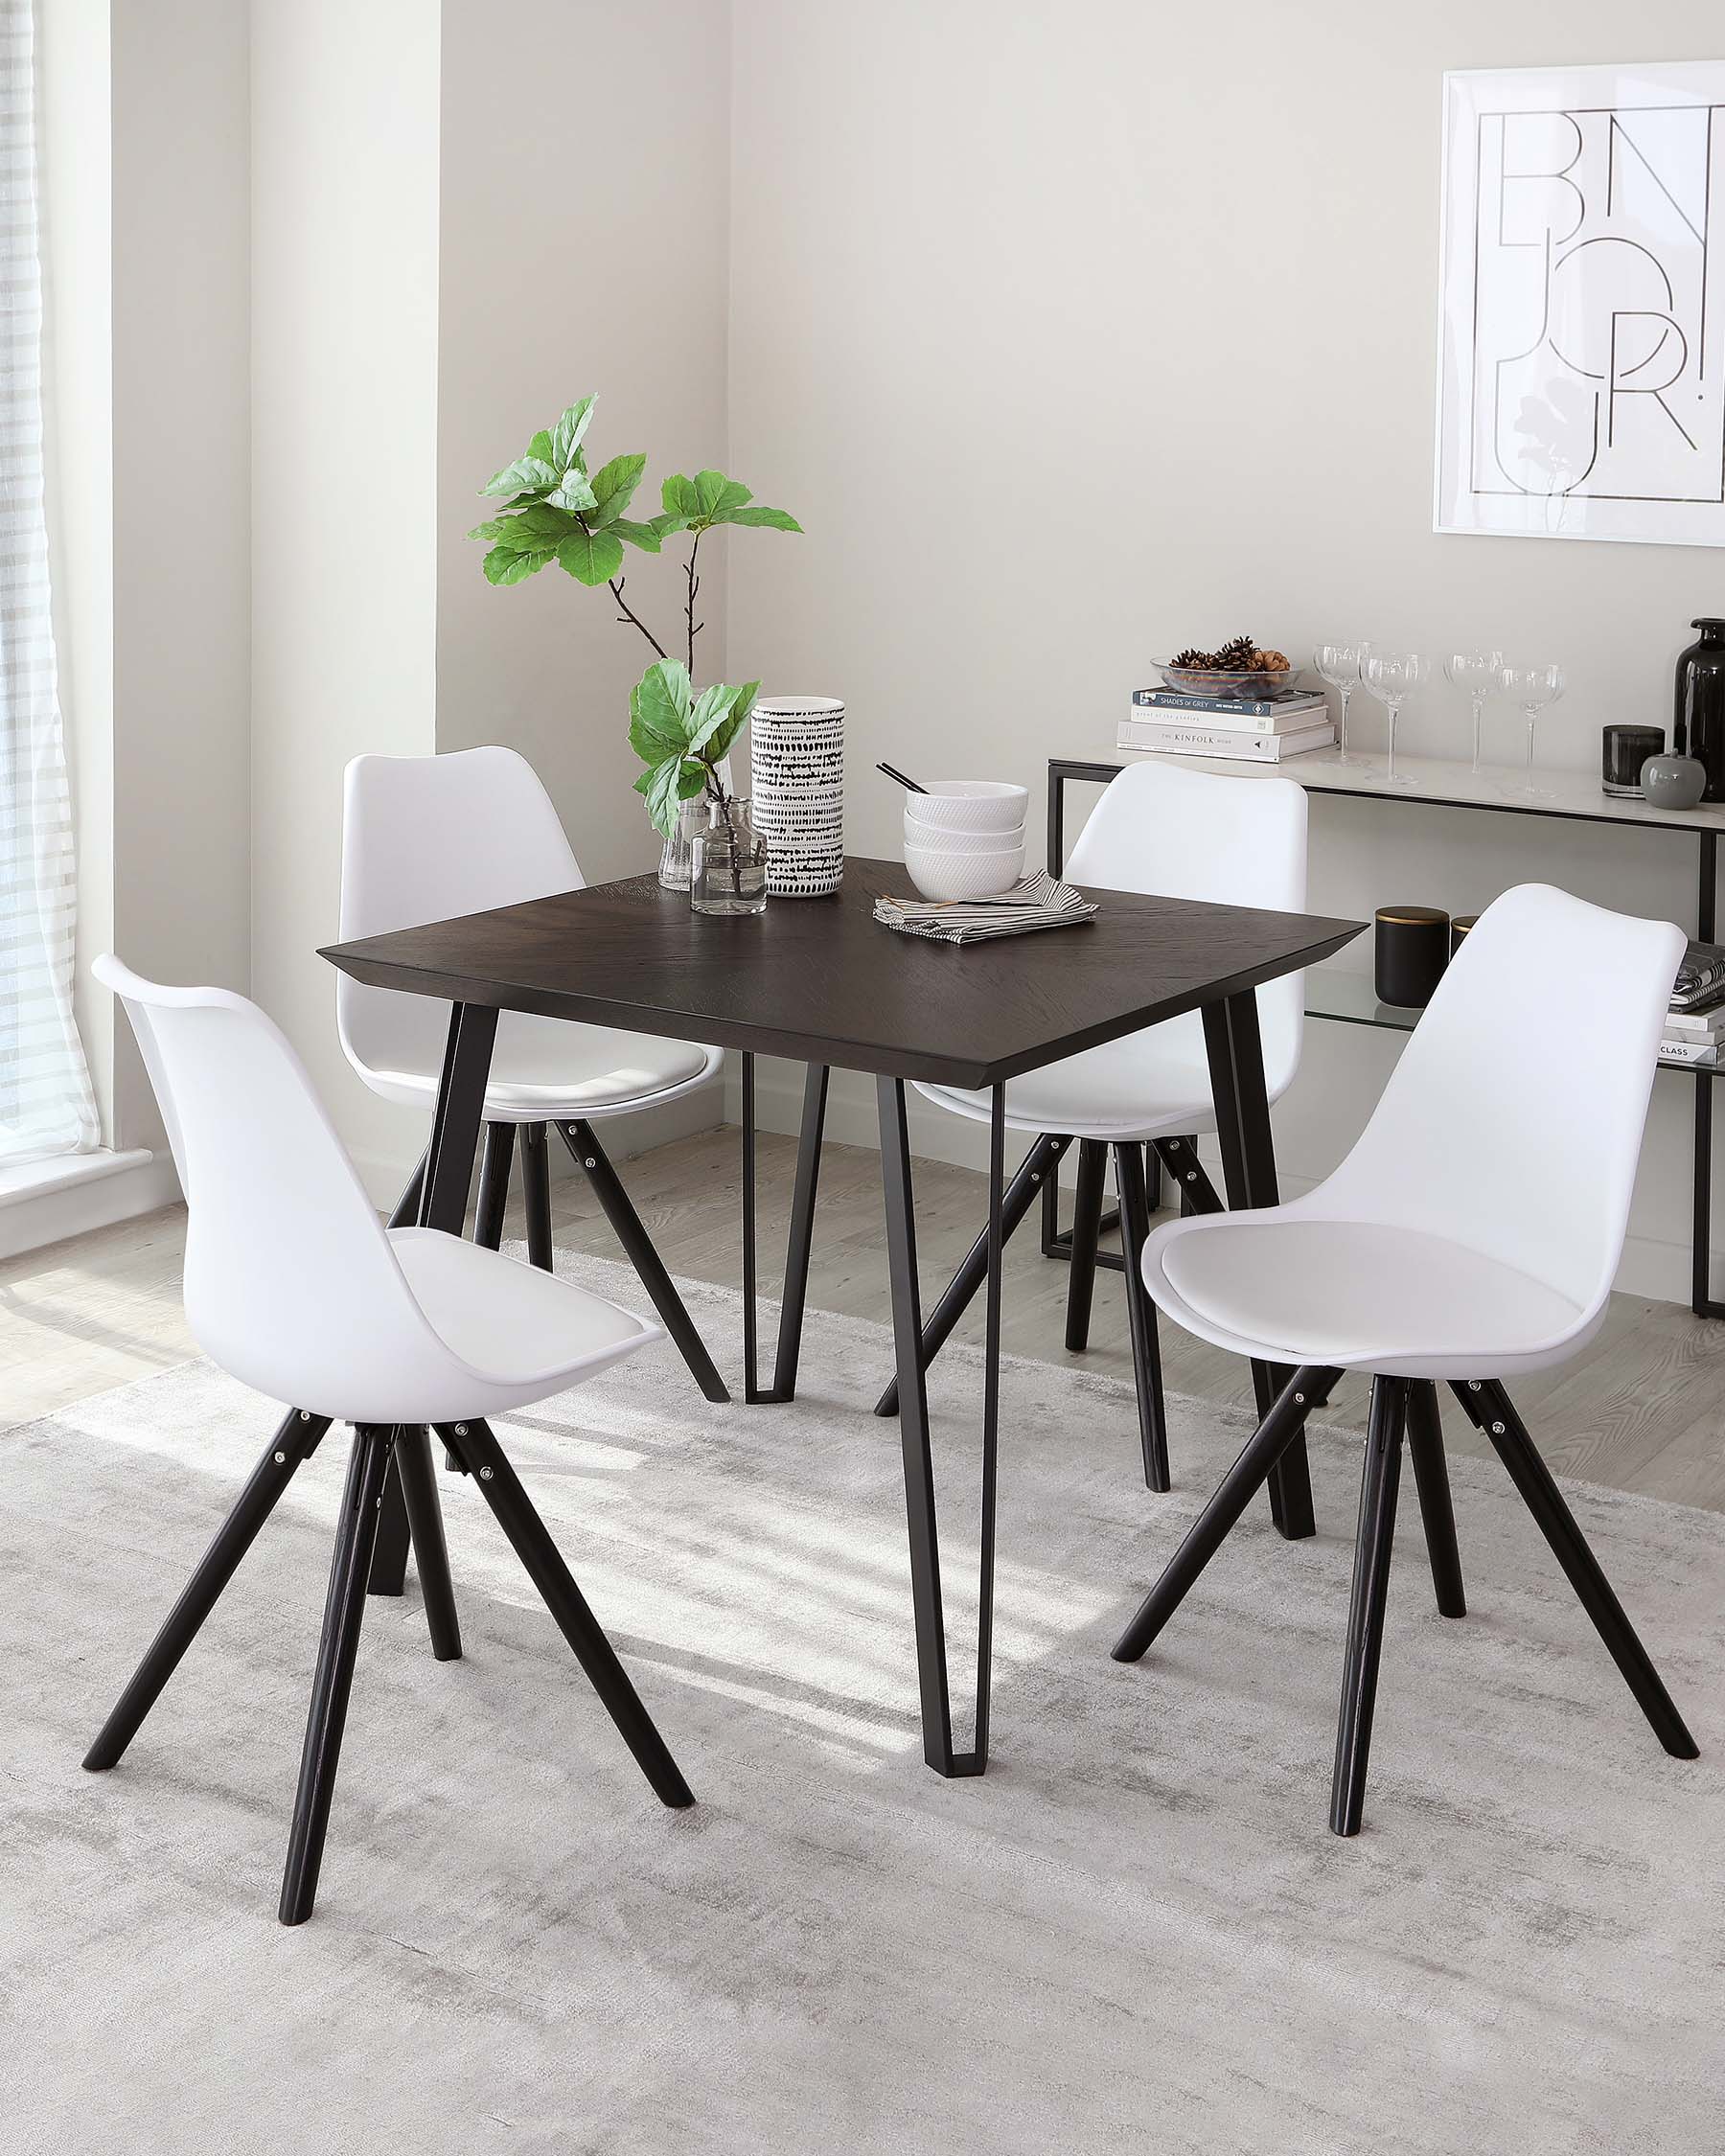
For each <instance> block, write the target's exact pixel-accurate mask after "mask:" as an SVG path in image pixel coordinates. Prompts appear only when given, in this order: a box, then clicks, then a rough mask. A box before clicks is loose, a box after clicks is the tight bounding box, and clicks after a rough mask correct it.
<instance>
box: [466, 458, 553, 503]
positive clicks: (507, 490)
mask: <svg viewBox="0 0 1725 2156" xmlns="http://www.w3.org/2000/svg"><path fill="white" fill-rule="evenodd" d="M556 484H557V473H556V472H555V471H554V470H552V469H551V467H550V465H548V464H547V463H546V462H545V460H544V459H543V458H542V457H533V456H527V457H517V459H516V460H515V462H514V464H506V465H505V466H504V467H503V469H502V470H501V471H495V472H493V474H492V476H491V477H490V478H489V479H488V480H487V481H486V482H485V485H484V486H483V487H481V488H480V490H479V492H480V493H483V494H516V493H528V494H542V493H544V492H545V491H546V489H547V488H550V487H555V486H556Z"/></svg>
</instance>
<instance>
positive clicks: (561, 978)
mask: <svg viewBox="0 0 1725 2156" xmlns="http://www.w3.org/2000/svg"><path fill="white" fill-rule="evenodd" d="M888 891H890V892H893V893H895V894H897V895H900V896H910V895H913V894H912V891H911V884H910V880H909V878H908V876H907V875H906V873H905V870H904V868H903V866H902V865H901V864H900V863H898V862H896V861H885V860H847V861H846V863H845V874H844V883H843V887H842V888H841V889H840V890H839V892H838V893H837V894H836V895H835V896H834V897H832V898H825V899H773V900H772V901H771V902H770V904H769V906H768V907H767V910H766V912H765V913H764V914H761V915H758V916H753V917H750V918H745V919H738V920H732V919H715V918H712V917H710V916H707V915H703V914H698V913H692V912H691V911H690V909H689V903H688V899H687V898H686V896H685V895H684V894H683V893H681V892H679V891H664V890H661V889H660V888H659V885H658V883H657V881H656V879H655V878H654V877H652V876H635V877H631V878H630V879H628V880H627V881H626V882H623V883H597V884H591V885H589V886H588V887H587V888H586V890H581V891H565V892H563V893H562V894H561V895H560V896H558V897H556V898H545V899H535V900H534V901H533V902H532V903H531V904H529V905H526V906H503V907H500V908H499V909H498V910H496V911H495V912H492V913H472V914H468V915H466V916H464V917H463V918H460V919H457V920H453V921H438V922H432V923H429V924H427V925H426V927H424V928H419V929H398V930H396V931H395V932H394V933H393V934H390V935H382V936H369V937H366V938H364V939H363V940H362V941H359V942H355V943H343V944H334V945H332V946H331V947H329V948H328V949H327V950H325V951H324V952H323V953H322V955H323V956H324V957H326V958H328V959H329V960H330V961H331V962H332V963H333V964H334V965H336V966H338V967H340V968H341V970H342V971H343V972H344V973H347V974H351V975H353V977H354V978H355V979H356V980H360V981H364V982H366V983H367V984H368V985H369V986H371V987H374V988H394V989H404V990H407V991H409V992H410V993H412V994H415V995H420V996H435V997H439V998H446V999H447V1000H449V1001H450V1002H462V1003H478V1004H487V1005H491V1006H493V1007H495V1008H496V1009H499V1010H508V1011H535V1012H538V1013H540V1015H541V1016H543V1017H546V1018H559V1019H579V1020H584V1021H586V1022H587V1023H589V1024H594V1025H611V1026H618V1027H623V1028H627V1029H629V1030H631V1031H632V1032H636V1033H655V1034H664V1035H669V1036H671V1037H672V1038H674V1039H677V1040H683V1041H702V1042H711V1043H713V1044H716V1045H718V1046H720V1047H726V1048H745V1049H751V1050H754V1051H756V1052H757V1053H759V1054H762V1055H777V1056H789V1057H792V1058H793V1059H794V1060H796V1061H798V1062H803V1063H826V1064H835V1065H838V1066H839V1067H841V1068H844V1069H849V1070H869V1071H875V1072H877V1073H880V1074H883V1075H885V1076H887V1077H894V1078H920V1079H922V1080H924V1081H925V1082H927V1083H930V1084H934V1085H944V1086H965V1087H980V1086H990V1085H995V1084H998V1083H1000V1082H1001V1081H1002V1080H1005V1079H1007V1078H1016V1077H1018V1076H1020V1075H1021V1074H1022V1073H1023V1072H1024V1071H1026V1070H1035V1069H1037V1068H1039V1067H1041V1066H1042V1065H1044V1064H1046V1063H1053V1062H1055V1061H1056V1060H1057V1059H1058V1058H1059V1057H1061V1056H1067V1055H1071V1054H1074V1053H1075V1052H1076V1051H1077V1050H1078V1049H1080V1048H1090V1047H1094V1046H1096V1045H1097V1044H1099V1043H1101V1042H1104V1041H1113V1040H1116V1039H1118V1037H1119V1036H1120V1035H1121V1034H1123V1033H1132V1032H1136V1031H1137V1030H1138V1027H1140V1026H1144V1025H1152V1024H1155V1023H1156V1022H1157V1021H1159V1020H1161V1019H1169V1018H1177V1017H1178V1016H1179V1015H1180V1014H1181V1013H1182V1012H1184V1011H1192V1010H1197V1009H1199V1008H1200V1007H1201V1006H1202V1005H1204V1004H1206V1003H1213V1002H1216V1001H1218V1000H1220V999H1221V998H1223V997H1226V996H1230V995H1234V994H1236V993H1238V992H1239V991H1241V990H1243V989H1249V988H1255V987H1256V986H1257V985H1258V984H1259V983H1260V982H1262V981H1267V980H1274V979H1276V978H1277V977H1278V976H1279V975H1283V974H1290V973H1295V972H1298V971H1299V969H1300V968H1301V967H1304V966H1310V965H1315V964H1317V962H1318V961H1319V960H1320V959H1322V958H1327V957H1328V956H1329V955H1330V953H1331V952H1335V951H1339V950H1341V948H1342V946H1343V945H1344V944H1345V943H1348V942H1350V941H1351V940H1352V938H1353V937H1355V936H1356V935H1358V934H1359V933H1360V931H1361V929H1363V927H1364V925H1365V924H1364V923H1363V922H1359V921H1333V920H1328V919H1324V918H1322V917H1320V916H1317V915H1313V914H1306V913H1265V912H1260V911H1257V910H1256V909H1254V908H1252V907H1248V906H1209V905H1201V904H1197V903H1194V902H1193V901H1190V900H1185V899H1168V898H1145V897H1140V896H1138V894H1136V893H1131V892H1125V891H1096V892H1094V893H1093V894H1092V895H1093V896H1094V897H1095V898H1096V899H1097V900H1098V901H1099V902H1100V905H1101V908H1102V910H1101V911H1100V913H1098V914H1097V916H1096V917H1095V919H1094V920H1092V921H1089V922H1086V923H1083V924H1081V925H1078V926H1074V927H1072V928H1069V929H1039V930H1038V931H1037V932H1036V933H1035V934H1032V935H1023V936H1004V937H1001V938H1000V939H999V940H997V941H994V942H990V943H977V944H968V945H958V944H947V943H932V942H930V941H927V940H926V939H924V938H923V937H920V936H908V935H903V934H900V933H898V932H896V931H895V930H893V929H885V928H882V927H881V925H880V924H879V923H878V922H877V921H876V920H875V919H874V912H873V908H874V902H875V899H876V897H877V896H878V895H880V894H881V893H883V892H888Z"/></svg>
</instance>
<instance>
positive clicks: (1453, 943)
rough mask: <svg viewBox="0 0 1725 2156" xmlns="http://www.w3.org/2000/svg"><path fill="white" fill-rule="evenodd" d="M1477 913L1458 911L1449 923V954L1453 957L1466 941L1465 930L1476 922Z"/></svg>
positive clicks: (1477, 918)
mask: <svg viewBox="0 0 1725 2156" xmlns="http://www.w3.org/2000/svg"><path fill="white" fill-rule="evenodd" d="M1479 918H1480V916H1479V915H1478V914H1477V913H1458V914H1457V915H1456V917H1455V919H1454V920H1453V921H1451V923H1450V956H1451V957H1452V958H1453V957H1454V956H1455V955H1456V953H1457V952H1458V951H1460V950H1461V946H1462V945H1463V944H1464V943H1465V942H1466V941H1467V931H1468V929H1471V928H1473V927H1474V925H1475V924H1476V923H1477V922H1478V920H1479Z"/></svg>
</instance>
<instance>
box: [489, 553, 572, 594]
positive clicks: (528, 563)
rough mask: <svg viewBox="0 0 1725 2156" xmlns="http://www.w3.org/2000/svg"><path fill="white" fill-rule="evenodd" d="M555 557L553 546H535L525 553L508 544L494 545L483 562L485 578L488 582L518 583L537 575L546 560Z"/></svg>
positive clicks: (552, 560)
mask: <svg viewBox="0 0 1725 2156" xmlns="http://www.w3.org/2000/svg"><path fill="white" fill-rule="evenodd" d="M556 559H557V549H556V547H554V546H546V547H537V548H535V549H534V550H533V551H531V552H530V553H526V554H522V553H518V552H517V550H516V549H515V548H514V547H510V546H494V547H493V548H492V550H491V552H490V553H489V554H488V555H487V556H486V557H485V561H484V563H483V566H484V569H485V579H486V582H487V583H488V584H495V585H508V584H520V583H523V582H524V581H525V580H526V579H527V578H528V577H531V576H537V575H538V573H539V572H540V569H542V568H543V567H544V565H545V563H546V562H554V561H555V560H556Z"/></svg>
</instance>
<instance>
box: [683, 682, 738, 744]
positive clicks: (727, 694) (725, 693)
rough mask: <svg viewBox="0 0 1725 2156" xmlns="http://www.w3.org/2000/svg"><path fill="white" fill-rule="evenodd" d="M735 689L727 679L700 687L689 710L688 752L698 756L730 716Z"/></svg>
mask: <svg viewBox="0 0 1725 2156" xmlns="http://www.w3.org/2000/svg"><path fill="white" fill-rule="evenodd" d="M736 693H737V692H736V690H735V689H734V688H732V686H731V685H730V683H729V682H728V681H715V682H714V683H713V684H712V686H711V687H710V688H705V689H702V690H701V694H700V695H699V696H698V697H697V698H696V699H695V702H694V705H693V707H692V708H691V710H690V712H689V754H690V755H691V756H699V755H700V754H701V751H702V749H704V748H705V747H706V745H707V744H708V742H709V741H711V740H712V738H713V735H714V734H715V733H716V732H717V731H718V729H719V728H720V726H722V725H723V724H724V722H725V720H726V719H728V718H729V717H730V707H731V701H732V700H733V698H734V697H735V696H736Z"/></svg>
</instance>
